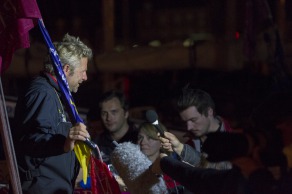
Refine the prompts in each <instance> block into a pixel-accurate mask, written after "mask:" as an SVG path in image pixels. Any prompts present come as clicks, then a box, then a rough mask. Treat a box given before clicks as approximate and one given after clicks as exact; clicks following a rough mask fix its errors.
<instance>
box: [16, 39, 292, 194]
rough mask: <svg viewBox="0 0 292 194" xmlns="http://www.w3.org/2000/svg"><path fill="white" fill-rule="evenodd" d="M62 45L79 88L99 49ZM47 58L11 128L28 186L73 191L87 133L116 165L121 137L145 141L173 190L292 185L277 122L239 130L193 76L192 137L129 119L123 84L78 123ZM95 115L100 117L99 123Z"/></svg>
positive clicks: (183, 112) (188, 102) (186, 113)
mask: <svg viewBox="0 0 292 194" xmlns="http://www.w3.org/2000/svg"><path fill="white" fill-rule="evenodd" d="M55 46H56V50H57V52H58V55H59V57H60V60H61V62H62V65H63V67H62V68H63V71H64V74H65V76H66V77H65V79H66V80H67V82H68V87H69V89H70V92H73V93H75V92H77V91H78V88H79V86H80V85H81V83H82V82H84V81H86V80H87V74H86V71H87V63H88V60H90V59H91V58H92V50H91V49H90V48H89V47H88V46H86V45H85V44H84V43H83V42H81V41H80V40H79V39H78V38H76V37H73V36H70V35H68V34H66V35H65V37H64V38H63V40H62V42H59V43H55ZM44 64H45V66H44V67H45V68H44V71H43V72H42V73H41V74H40V76H38V77H37V78H36V79H34V80H33V81H32V82H31V84H30V85H29V87H28V88H27V90H26V91H25V93H24V94H23V96H20V97H19V98H18V102H17V106H16V112H15V121H16V124H17V125H15V127H14V128H13V130H12V134H13V140H14V144H15V152H16V156H17V163H18V167H19V173H20V181H21V186H22V190H23V193H29V194H34V193H35V194H39V193H43V194H46V193H48V194H52V193H54V194H58V193H74V190H75V187H76V178H77V176H78V174H79V173H80V164H79V163H78V160H77V158H76V155H75V154H74V146H75V145H76V142H79V141H86V140H87V139H91V140H92V141H93V142H95V143H96V144H97V146H98V148H99V150H100V153H101V159H102V161H103V162H104V163H106V164H107V165H109V166H112V161H111V154H112V152H113V151H114V150H115V148H116V146H117V145H118V144H122V143H124V142H130V143H132V144H135V145H138V146H139V148H140V151H141V152H142V153H143V154H144V155H145V156H146V157H147V159H148V160H149V163H150V164H151V165H149V167H147V169H148V168H149V170H150V172H151V173H152V174H153V175H155V176H160V177H163V181H164V183H165V185H166V187H167V192H168V193H169V194H174V193H176V194H178V193H179V194H182V193H183V194H188V193H199V194H211V193H216V194H220V193H222V194H223V193H224V194H226V193H228V194H247V193H251V194H260V193H271V194H274V193H280V194H282V193H283V194H287V193H292V186H291V184H290V182H291V179H292V176H291V149H289V148H290V147H291V144H292V142H285V144H284V143H283V134H282V133H281V130H279V129H278V128H277V126H276V125H275V126H271V127H269V129H265V128H264V129H263V128H255V126H252V125H251V126H250V127H249V128H248V129H243V130H242V131H237V130H234V129H232V127H231V126H230V124H229V123H228V121H227V120H226V119H224V118H223V117H221V116H220V115H217V114H216V109H215V102H214V101H213V99H212V97H211V96H210V95H209V94H208V92H206V91H203V90H201V89H197V88H193V87H192V86H191V85H189V84H187V85H186V86H185V87H183V88H182V90H181V94H180V96H179V98H178V100H177V112H178V114H179V116H180V119H181V120H182V121H183V122H184V123H185V132H186V134H188V137H189V140H187V141H185V142H182V141H181V140H179V138H178V137H177V136H176V135H175V134H173V133H171V132H170V130H168V129H167V126H164V125H163V124H162V123H161V122H159V124H158V125H159V127H160V128H161V129H162V130H163V133H158V132H157V130H156V128H155V126H154V125H153V123H150V122H149V121H147V119H145V120H143V121H142V122H137V123H133V122H130V120H129V110H130V104H129V102H128V99H127V98H126V96H125V95H124V94H123V92H121V91H119V90H116V89H113V90H110V91H105V92H104V93H103V94H102V95H101V96H100V98H99V102H98V108H97V109H96V110H95V111H93V112H92V113H94V115H88V118H89V119H88V123H73V122H72V120H71V119H72V118H70V114H68V110H67V107H66V106H65V105H64V104H65V103H64V98H63V96H62V95H61V92H60V88H59V85H58V83H57V80H56V75H55V72H54V69H53V66H52V61H51V59H50V57H48V58H47V60H46V61H45V63H44ZM94 117H96V120H99V122H98V125H93V122H94V120H95V118H94ZM86 124H88V126H86ZM94 126H96V127H97V128H98V129H92V128H91V127H94ZM89 128H91V129H89ZM289 146H290V147H289ZM93 152H94V151H93ZM93 154H98V153H93ZM133 162H134V161H133ZM112 167H113V168H114V166H112ZM110 170H112V171H113V169H112V168H111V169H110ZM134 170H135V169H134ZM155 176H153V177H155ZM121 184H122V183H121ZM127 186H128V185H122V186H121V193H122V192H127Z"/></svg>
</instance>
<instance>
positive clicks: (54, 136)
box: [12, 74, 79, 194]
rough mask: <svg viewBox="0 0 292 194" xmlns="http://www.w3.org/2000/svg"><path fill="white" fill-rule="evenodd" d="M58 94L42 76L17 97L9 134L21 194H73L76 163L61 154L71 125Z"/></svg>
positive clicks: (49, 79)
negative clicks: (12, 127) (11, 140)
mask: <svg viewBox="0 0 292 194" xmlns="http://www.w3.org/2000/svg"><path fill="white" fill-rule="evenodd" d="M59 95H60V94H59V89H58V86H57V83H56V82H55V81H54V80H53V79H52V77H51V76H50V75H48V74H42V75H41V76H39V77H37V78H36V79H34V80H33V81H32V83H31V84H30V86H29V87H28V89H27V90H26V92H25V94H24V95H23V96H19V98H18V102H17V105H16V112H15V122H16V125H15V128H14V129H13V130H12V134H13V139H14V144H15V150H16V157H17V163H18V166H19V173H20V179H21V185H22V189H23V193H30V194H40V193H42V194H46V193H47V194H56V193H73V190H74V184H75V180H76V177H77V174H78V172H79V163H78V160H77V159H76V156H75V154H74V152H73V151H70V152H68V153H65V152H64V143H65V139H66V137H67V135H68V132H69V129H70V127H71V126H72V124H71V123H70V122H69V120H68V116H67V114H66V112H65V111H64V107H63V105H62V104H61V100H60V99H61V98H60V97H59Z"/></svg>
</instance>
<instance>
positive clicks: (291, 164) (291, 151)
mask: <svg viewBox="0 0 292 194" xmlns="http://www.w3.org/2000/svg"><path fill="white" fill-rule="evenodd" d="M283 152H284V154H285V155H286V158H287V162H288V168H289V169H291V168H292V144H290V145H288V146H286V147H284V150H283Z"/></svg>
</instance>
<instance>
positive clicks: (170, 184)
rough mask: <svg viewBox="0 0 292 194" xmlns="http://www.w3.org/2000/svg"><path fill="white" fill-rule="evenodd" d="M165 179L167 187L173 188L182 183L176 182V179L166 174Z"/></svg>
mask: <svg viewBox="0 0 292 194" xmlns="http://www.w3.org/2000/svg"><path fill="white" fill-rule="evenodd" d="M163 180H164V182H165V185H166V187H167V189H173V188H175V187H177V186H179V185H181V184H180V183H178V182H176V181H175V180H173V179H172V178H170V177H169V176H168V175H166V174H163Z"/></svg>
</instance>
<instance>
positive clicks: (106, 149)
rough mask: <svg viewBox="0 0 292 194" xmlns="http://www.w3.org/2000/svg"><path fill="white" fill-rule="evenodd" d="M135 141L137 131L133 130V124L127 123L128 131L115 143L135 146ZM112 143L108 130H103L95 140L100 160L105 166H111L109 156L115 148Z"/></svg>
mask: <svg viewBox="0 0 292 194" xmlns="http://www.w3.org/2000/svg"><path fill="white" fill-rule="evenodd" d="M137 140H138V130H137V129H136V128H135V126H134V124H132V123H129V130H128V131H127V133H126V134H125V135H124V136H123V137H122V138H121V139H120V140H119V141H118V142H117V143H123V142H132V143H134V144H136V143H137ZM113 141H114V140H113V139H112V137H111V136H110V134H109V132H108V130H105V131H104V132H103V133H102V134H101V135H100V136H99V137H98V138H96V139H95V143H96V144H97V145H98V147H99V149H100V151H101V155H102V159H103V161H104V162H105V163H107V164H111V161H110V154H111V153H112V152H113V150H114V149H115V147H116V146H115V144H114V143H113Z"/></svg>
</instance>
